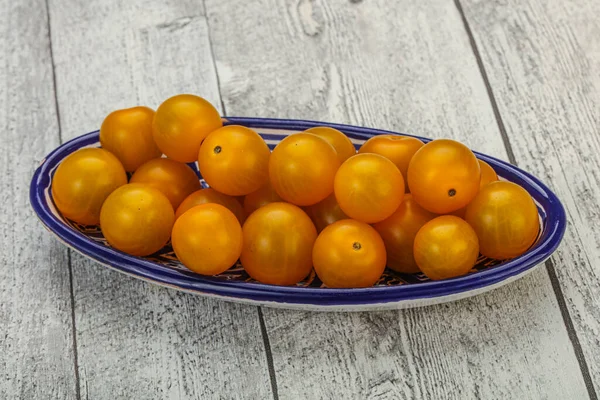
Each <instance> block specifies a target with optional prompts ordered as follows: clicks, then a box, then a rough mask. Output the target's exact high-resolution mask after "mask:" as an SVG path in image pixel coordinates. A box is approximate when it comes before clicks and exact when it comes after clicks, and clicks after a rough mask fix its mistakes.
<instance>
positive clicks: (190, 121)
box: [152, 94, 223, 163]
mask: <svg viewBox="0 0 600 400" xmlns="http://www.w3.org/2000/svg"><path fill="white" fill-rule="evenodd" d="M222 126H223V122H222V120H221V117H220V116H219V112H218V111H217V110H216V109H215V108H214V107H213V106H212V104H210V103H209V102H208V101H206V100H204V99H203V98H202V97H198V96H194V95H191V94H180V95H177V96H173V97H171V98H169V99H167V100H165V101H164V102H163V103H162V104H161V105H160V106H159V107H158V109H157V110H156V115H154V120H153V122H152V131H153V135H154V141H155V142H156V145H157V146H158V148H159V149H160V150H161V151H162V152H163V153H165V154H166V155H167V157H169V158H172V159H173V160H175V161H179V162H184V163H188V162H193V161H196V159H197V158H198V150H200V144H201V143H202V141H203V140H204V138H205V137H206V136H208V134H209V133H211V132H212V131H214V130H216V129H219V128H220V127H222Z"/></svg>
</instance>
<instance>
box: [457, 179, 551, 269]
mask: <svg viewBox="0 0 600 400" xmlns="http://www.w3.org/2000/svg"><path fill="white" fill-rule="evenodd" d="M465 219H466V221H467V222H468V223H469V224H470V225H471V226H472V227H473V229H474V230H475V232H476V233H477V236H478V237H479V245H480V251H481V254H483V255H484V256H486V257H490V258H495V259H499V260H504V259H507V258H513V257H517V256H519V255H521V254H523V253H524V252H525V251H527V249H529V247H531V245H532V244H533V243H534V242H535V239H536V238H537V236H538V233H539V230H540V222H539V216H538V211H537V207H536V205H535V203H534V201H533V199H532V198H531V195H530V194H529V193H527V191H526V190H525V189H523V188H522V187H520V186H519V185H517V184H515V183H512V182H505V181H498V182H492V183H488V184H487V185H485V186H484V187H482V188H481V191H480V192H479V194H478V195H477V197H475V199H473V201H472V202H471V204H469V206H468V207H467V213H466V216H465Z"/></svg>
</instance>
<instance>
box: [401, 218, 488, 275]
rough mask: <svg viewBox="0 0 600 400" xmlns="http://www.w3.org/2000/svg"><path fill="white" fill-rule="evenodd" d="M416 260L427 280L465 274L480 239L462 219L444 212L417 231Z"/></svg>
mask: <svg viewBox="0 0 600 400" xmlns="http://www.w3.org/2000/svg"><path fill="white" fill-rule="evenodd" d="M413 251H414V255H415V261H416V262H417V265H418V266H419V269H421V271H423V273H424V274H425V275H427V276H428V277H429V278H430V279H433V280H438V279H447V278H454V277H456V276H461V275H465V274H466V273H468V272H469V271H470V270H471V269H472V268H473V267H474V266H475V263H476V262H477V257H478V256H479V242H478V240H477V235H476V234H475V231H474V230H473V228H471V226H470V225H469V224H467V223H466V222H465V221H464V220H463V219H461V218H458V217H455V216H453V215H443V216H441V217H437V218H435V219H432V220H431V221H429V222H427V223H426V224H425V225H423V227H422V228H421V229H420V230H419V232H418V233H417V236H416V237H415V244H414V248H413Z"/></svg>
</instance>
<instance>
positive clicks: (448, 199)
mask: <svg viewBox="0 0 600 400" xmlns="http://www.w3.org/2000/svg"><path fill="white" fill-rule="evenodd" d="M480 178H481V170H480V168H479V163H478V162H477V158H476V157H475V155H474V154H473V152H472V151H471V150H469V148H468V147H466V146H465V145H463V144H462V143H459V142H457V141H454V140H449V139H438V140H434V141H432V142H429V143H427V144H426V145H425V146H423V147H421V149H419V150H418V151H417V152H416V153H415V155H414V156H413V158H412V160H411V162H410V164H409V166H408V186H409V187H410V191H411V193H412V195H413V198H414V199H415V201H416V202H417V203H419V205H420V206H421V207H423V208H425V209H426V210H429V211H431V212H434V213H436V214H447V213H451V212H452V211H456V210H458V209H459V208H462V207H464V206H466V205H467V204H469V203H470V202H471V200H473V198H474V197H475V195H476V194H477V192H478V191H479V181H480Z"/></svg>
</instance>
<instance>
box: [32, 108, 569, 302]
mask: <svg viewBox="0 0 600 400" xmlns="http://www.w3.org/2000/svg"><path fill="white" fill-rule="evenodd" d="M224 121H225V124H237V125H244V126H247V127H250V128H253V129H255V130H256V131H257V132H259V133H260V134H261V135H262V136H263V138H264V139H265V140H266V142H267V143H268V145H269V147H270V148H271V149H272V148H274V147H275V145H276V144H277V143H278V142H279V141H280V140H281V139H283V138H284V137H286V136H287V135H289V134H292V133H294V132H299V131H303V130H305V129H308V128H310V127H313V126H318V125H320V126H331V127H333V128H337V129H339V130H341V131H343V132H344V133H345V134H346V135H348V137H350V138H351V139H352V141H353V142H354V143H355V145H356V147H357V148H358V147H360V145H361V144H362V143H363V142H364V141H365V140H367V139H369V138H370V137H372V136H375V135H380V134H390V133H394V132H388V131H382V130H377V129H369V128H361V127H355V126H348V125H338V124H328V123H322V122H312V121H300V120H284V119H281V120H280V119H263V118H234V117H228V118H226V119H224ZM419 139H421V140H423V141H429V140H430V139H425V138H419ZM99 146H100V143H99V139H98V132H92V133H88V134H86V135H83V136H81V137H78V138H75V139H73V140H71V141H69V142H67V143H65V144H63V145H62V146H60V147H59V148H57V149H56V150H54V151H53V152H52V153H50V154H49V155H48V156H47V157H46V159H45V160H44V161H43V162H42V164H41V166H40V167H39V168H38V169H37V171H36V172H35V174H34V176H33V179H32V182H31V191H30V197H31V204H32V206H33V208H34V210H35V212H36V213H37V215H38V216H39V218H40V219H41V221H42V222H43V224H44V225H45V226H46V227H47V228H48V229H49V230H50V231H51V232H52V233H54V234H55V235H56V236H58V238H60V239H61V240H62V241H63V242H64V243H66V244H67V245H68V246H69V247H71V248H73V249H74V250H76V251H78V252H79V253H81V254H83V255H85V256H87V257H90V258H92V259H93V260H96V261H97V262H99V263H101V264H103V265H106V266H108V267H110V268H113V269H116V270H117V271H120V272H123V273H126V274H128V275H131V276H134V277H136V278H140V279H144V280H147V281H149V282H153V283H156V284H159V285H163V286H168V287H172V288H175V289H179V290H183V291H186V292H191V293H195V294H200V295H204V296H210V297H215V298H219V299H223V300H230V301H236V302H242V303H249V304H255V305H265V306H273V307H284V308H297V309H307V310H332V311H341V310H344V311H355V310H356V311H357V310H380V309H388V308H406V307H416V306H423V305H429V304H436V303H443V302H448V301H454V300H458V299H461V298H464V297H469V296H473V295H476V294H479V293H483V292H486V291H489V290H491V289H493V288H496V287H499V286H501V285H504V284H506V283H508V282H511V281H514V280H516V279H518V278H520V277H522V276H523V275H525V274H526V273H528V272H530V271H532V269H533V268H534V267H536V266H538V265H540V264H541V263H543V261H544V260H545V259H546V258H548V257H549V256H550V255H551V254H552V252H553V251H554V250H556V247H557V246H558V244H559V243H560V241H561V239H562V236H563V233H564V230H565V212H564V209H563V207H562V205H561V204H560V201H559V200H558V199H557V197H556V195H555V194H554V193H552V192H551V191H550V190H549V189H548V188H547V187H546V186H545V185H544V184H543V183H541V182H540V181H539V180H538V179H537V178H535V177H533V176H531V175H530V174H528V173H527V172H524V171H522V170H520V169H518V168H516V167H514V166H512V165H510V164H508V163H506V162H504V161H500V160H497V159H495V158H493V157H490V156H486V155H483V154H479V153H476V155H477V157H478V158H480V159H481V160H483V161H486V162H487V163H488V164H490V165H491V166H492V167H493V168H494V169H495V170H496V172H497V173H498V175H499V176H500V178H501V179H505V180H509V181H512V182H515V183H517V184H519V185H521V186H522V187H524V188H525V189H526V190H527V191H528V192H529V193H530V194H531V195H532V196H533V198H534V200H535V202H536V203H537V206H538V210H539V215H540V224H541V227H542V229H541V231H540V235H539V237H538V239H537V241H536V243H535V244H534V245H533V246H532V247H531V248H530V249H529V250H528V251H527V252H526V253H525V254H523V255H522V256H520V257H518V258H515V259H512V260H506V261H503V262H501V261H498V260H492V259H486V258H483V257H480V259H479V260H478V262H477V265H476V266H475V268H474V269H473V270H472V271H471V273H469V274H468V275H465V276H462V277H459V278H454V279H448V280H443V281H430V280H428V279H427V278H426V277H425V276H423V275H422V274H413V275H402V274H396V273H394V272H392V271H390V270H386V272H385V273H384V275H383V276H382V278H381V279H380V281H379V282H378V283H377V285H375V286H374V287H371V288H365V289H328V288H324V287H322V284H321V282H320V281H319V280H318V278H317V277H316V276H315V274H314V273H312V274H311V275H310V276H309V277H307V278H306V280H305V281H303V282H301V283H299V284H298V285H296V286H291V287H290V286H287V287H283V286H272V285H265V284H261V283H257V282H255V281H253V280H252V279H250V278H249V277H248V275H247V274H246V273H245V272H244V270H243V268H242V267H241V265H239V264H238V265H236V266H234V267H232V268H231V269H229V270H228V271H226V272H225V273H223V274H221V275H219V276H214V277H206V276H201V275H197V274H194V273H193V272H191V271H189V270H187V269H186V268H185V267H183V266H182V265H181V264H180V263H179V262H178V261H177V258H176V257H175V255H174V253H173V250H172V248H171V247H170V246H166V247H165V248H164V249H162V250H161V251H159V252H158V253H156V254H154V255H152V256H151V257H144V258H140V257H134V256H130V255H128V254H125V253H122V252H120V251H118V250H115V249H113V248H111V247H109V246H108V245H107V243H106V241H105V239H104V237H103V236H102V232H101V231H100V229H99V228H98V227H96V226H81V225H78V224H76V223H73V222H72V221H68V220H66V219H65V218H63V217H62V216H61V215H60V213H59V212H58V211H57V209H56V208H55V207H54V204H53V200H52V195H51V190H50V189H51V182H52V176H53V174H54V171H55V170H56V167H57V166H58V165H59V164H60V162H61V161H62V160H63V159H64V158H65V157H66V156H68V155H69V154H71V153H73V152H74V151H76V150H78V149H80V148H82V147H99Z"/></svg>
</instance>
